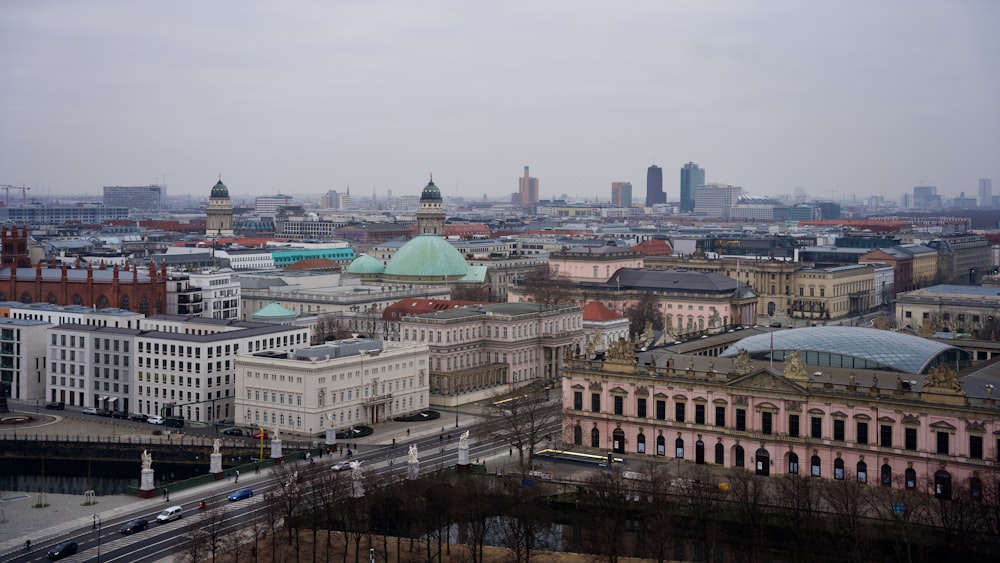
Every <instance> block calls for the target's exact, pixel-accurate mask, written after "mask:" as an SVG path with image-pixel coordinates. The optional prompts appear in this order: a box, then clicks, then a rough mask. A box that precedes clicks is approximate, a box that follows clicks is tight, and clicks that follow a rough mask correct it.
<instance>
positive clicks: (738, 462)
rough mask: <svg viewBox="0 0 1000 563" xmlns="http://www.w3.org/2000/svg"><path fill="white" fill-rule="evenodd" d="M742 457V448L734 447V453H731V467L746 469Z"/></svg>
mask: <svg viewBox="0 0 1000 563" xmlns="http://www.w3.org/2000/svg"><path fill="white" fill-rule="evenodd" d="M743 457H744V455H743V446H736V449H735V451H733V458H734V459H733V465H735V466H736V467H746V463H745V462H744V460H743Z"/></svg>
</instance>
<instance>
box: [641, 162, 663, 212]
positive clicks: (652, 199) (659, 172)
mask: <svg viewBox="0 0 1000 563" xmlns="http://www.w3.org/2000/svg"><path fill="white" fill-rule="evenodd" d="M666 202H667V194H665V193H663V169H662V168H660V167H659V166H657V165H655V164H654V165H652V166H650V167H649V169H647V170H646V206H647V207H649V206H652V205H655V204H657V203H666Z"/></svg>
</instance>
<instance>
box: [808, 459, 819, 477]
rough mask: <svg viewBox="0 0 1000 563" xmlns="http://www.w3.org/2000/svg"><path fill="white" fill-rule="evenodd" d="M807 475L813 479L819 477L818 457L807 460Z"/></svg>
mask: <svg viewBox="0 0 1000 563" xmlns="http://www.w3.org/2000/svg"><path fill="white" fill-rule="evenodd" d="M809 474H810V475H812V476H813V477H819V456H818V455H814V456H812V458H811V459H810V460H809Z"/></svg>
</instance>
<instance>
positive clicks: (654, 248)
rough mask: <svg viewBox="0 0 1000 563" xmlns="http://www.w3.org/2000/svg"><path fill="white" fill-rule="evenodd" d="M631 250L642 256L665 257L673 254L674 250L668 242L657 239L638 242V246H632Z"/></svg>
mask: <svg viewBox="0 0 1000 563" xmlns="http://www.w3.org/2000/svg"><path fill="white" fill-rule="evenodd" d="M632 250H634V251H636V252H639V253H641V254H643V255H644V256H666V255H667V254H673V253H674V249H673V247H671V246H670V243H669V242H667V241H665V240H660V239H657V238H651V239H649V240H645V241H643V242H640V243H639V244H637V245H635V246H633V247H632Z"/></svg>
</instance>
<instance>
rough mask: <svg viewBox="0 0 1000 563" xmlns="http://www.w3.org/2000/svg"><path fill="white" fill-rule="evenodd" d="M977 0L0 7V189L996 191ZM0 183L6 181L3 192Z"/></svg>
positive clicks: (990, 99)
mask: <svg viewBox="0 0 1000 563" xmlns="http://www.w3.org/2000/svg"><path fill="white" fill-rule="evenodd" d="M998 21H1000V5H998V4H996V3H994V2H987V1H974V0H970V1H967V2H954V3H938V2H930V1H916V2H902V1H897V0H892V1H887V2H879V3H868V2H860V1H856V0H852V1H847V2H838V3H835V4H834V3H831V4H829V5H825V6H815V5H813V4H812V3H809V4H806V3H799V2H759V1H750V2H735V1H724V2H716V3H706V2H683V1H681V2H635V3H628V4H621V5H619V4H608V3H603V2H589V1H584V2H575V3H537V2H532V3H527V2H505V3H500V4H489V5H479V4H468V3H460V2H430V3H420V4H411V3H406V2H384V3H377V4H374V3H373V4H368V3H363V4H344V3H332V4H329V5H327V4H322V3H312V2H291V3H281V4H269V3H256V2H249V3H248V2H235V1H220V2H212V3H198V2H190V1H182V2H171V3H166V4H157V3H134V2H126V1H123V0H114V1H105V2H100V3H72V2H12V3H8V4H6V5H5V6H4V11H3V13H2V14H0V46H2V49H0V61H2V64H0V101H2V104H0V123H3V126H2V127H0V184H14V185H21V184H25V185H27V186H30V187H31V188H32V191H31V192H30V194H29V195H32V196H34V195H56V194H69V193H80V192H83V193H89V194H98V193H100V191H101V188H102V186H106V185H148V184H165V185H166V186H167V189H168V193H169V194H170V195H182V194H192V195H195V196H199V197H200V196H203V195H207V193H208V191H209V190H210V189H211V186H212V185H213V184H214V183H215V181H216V179H217V177H218V175H219V174H221V175H222V179H223V181H224V182H225V183H226V185H227V186H228V187H229V188H230V191H231V192H232V193H233V194H234V196H238V197H253V196H256V195H268V194H274V193H277V192H283V193H317V194H318V193H322V192H325V191H327V190H331V189H332V190H338V191H342V190H344V189H346V188H347V186H348V185H349V186H350V187H351V192H352V194H353V193H356V194H358V195H369V194H371V192H372V189H373V188H374V189H375V190H376V191H377V192H378V194H379V195H380V196H381V195H382V194H384V193H385V192H386V190H392V192H393V194H394V195H415V194H417V193H419V190H420V189H421V188H422V187H423V185H424V184H426V182H427V174H428V173H429V172H433V173H434V178H435V183H437V184H438V185H439V186H440V187H441V188H442V191H443V192H444V194H445V196H446V197H448V196H449V195H455V194H461V195H462V196H464V197H466V198H470V199H478V198H481V197H482V195H483V194H484V193H485V194H487V195H488V196H489V197H490V198H491V199H503V198H505V197H507V195H508V194H510V193H513V192H515V191H516V190H517V178H518V177H519V176H520V175H521V174H522V171H523V167H524V166H525V165H528V166H530V167H531V175H532V176H534V177H537V178H539V184H540V195H541V197H542V198H543V199H547V198H552V197H558V196H559V195H561V194H564V193H567V194H571V195H573V196H576V197H586V198H594V197H599V198H600V199H602V200H605V199H606V198H607V197H608V196H609V194H610V186H611V182H613V181H630V182H632V186H633V195H634V197H635V199H636V200H641V199H643V197H644V194H645V186H646V168H647V167H648V166H649V165H650V164H657V165H659V166H660V167H662V168H663V169H664V173H663V176H664V188H665V190H666V192H667V196H668V199H669V200H671V201H676V200H677V199H678V197H679V196H678V193H677V192H678V183H679V174H680V172H679V170H680V168H681V166H683V165H684V163H686V162H688V161H693V162H696V163H698V164H699V165H700V166H701V167H702V168H704V169H705V170H706V180H707V181H708V182H716V183H726V184H733V185H738V186H741V187H743V188H744V189H746V190H747V191H749V192H751V193H754V194H760V195H776V194H786V193H791V192H792V190H793V189H794V188H795V187H799V186H801V187H803V188H804V189H805V190H806V192H808V193H809V194H810V195H811V196H812V197H814V198H818V199H829V198H831V197H833V198H835V199H850V198H851V196H852V195H854V196H855V197H856V198H857V199H858V200H859V201H860V200H862V199H864V198H867V197H868V196H871V195H883V196H885V197H887V198H893V199H894V198H896V197H898V196H899V195H900V194H901V193H903V192H909V191H911V190H912V187H913V186H916V185H934V186H937V187H938V192H939V193H941V194H943V195H944V196H945V197H957V196H958V195H959V193H960V192H965V194H966V196H967V197H976V196H977V188H978V179H979V178H993V179H994V184H995V193H998V194H1000V162H998V155H1000V104H997V102H996V99H997V93H998V91H1000V88H998V86H1000V72H998V71H1000V57H997V55H996V54H997V53H1000V39H998V37H997V33H996V32H995V29H994V28H995V25H996V22H998ZM12 199H13V196H12Z"/></svg>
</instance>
